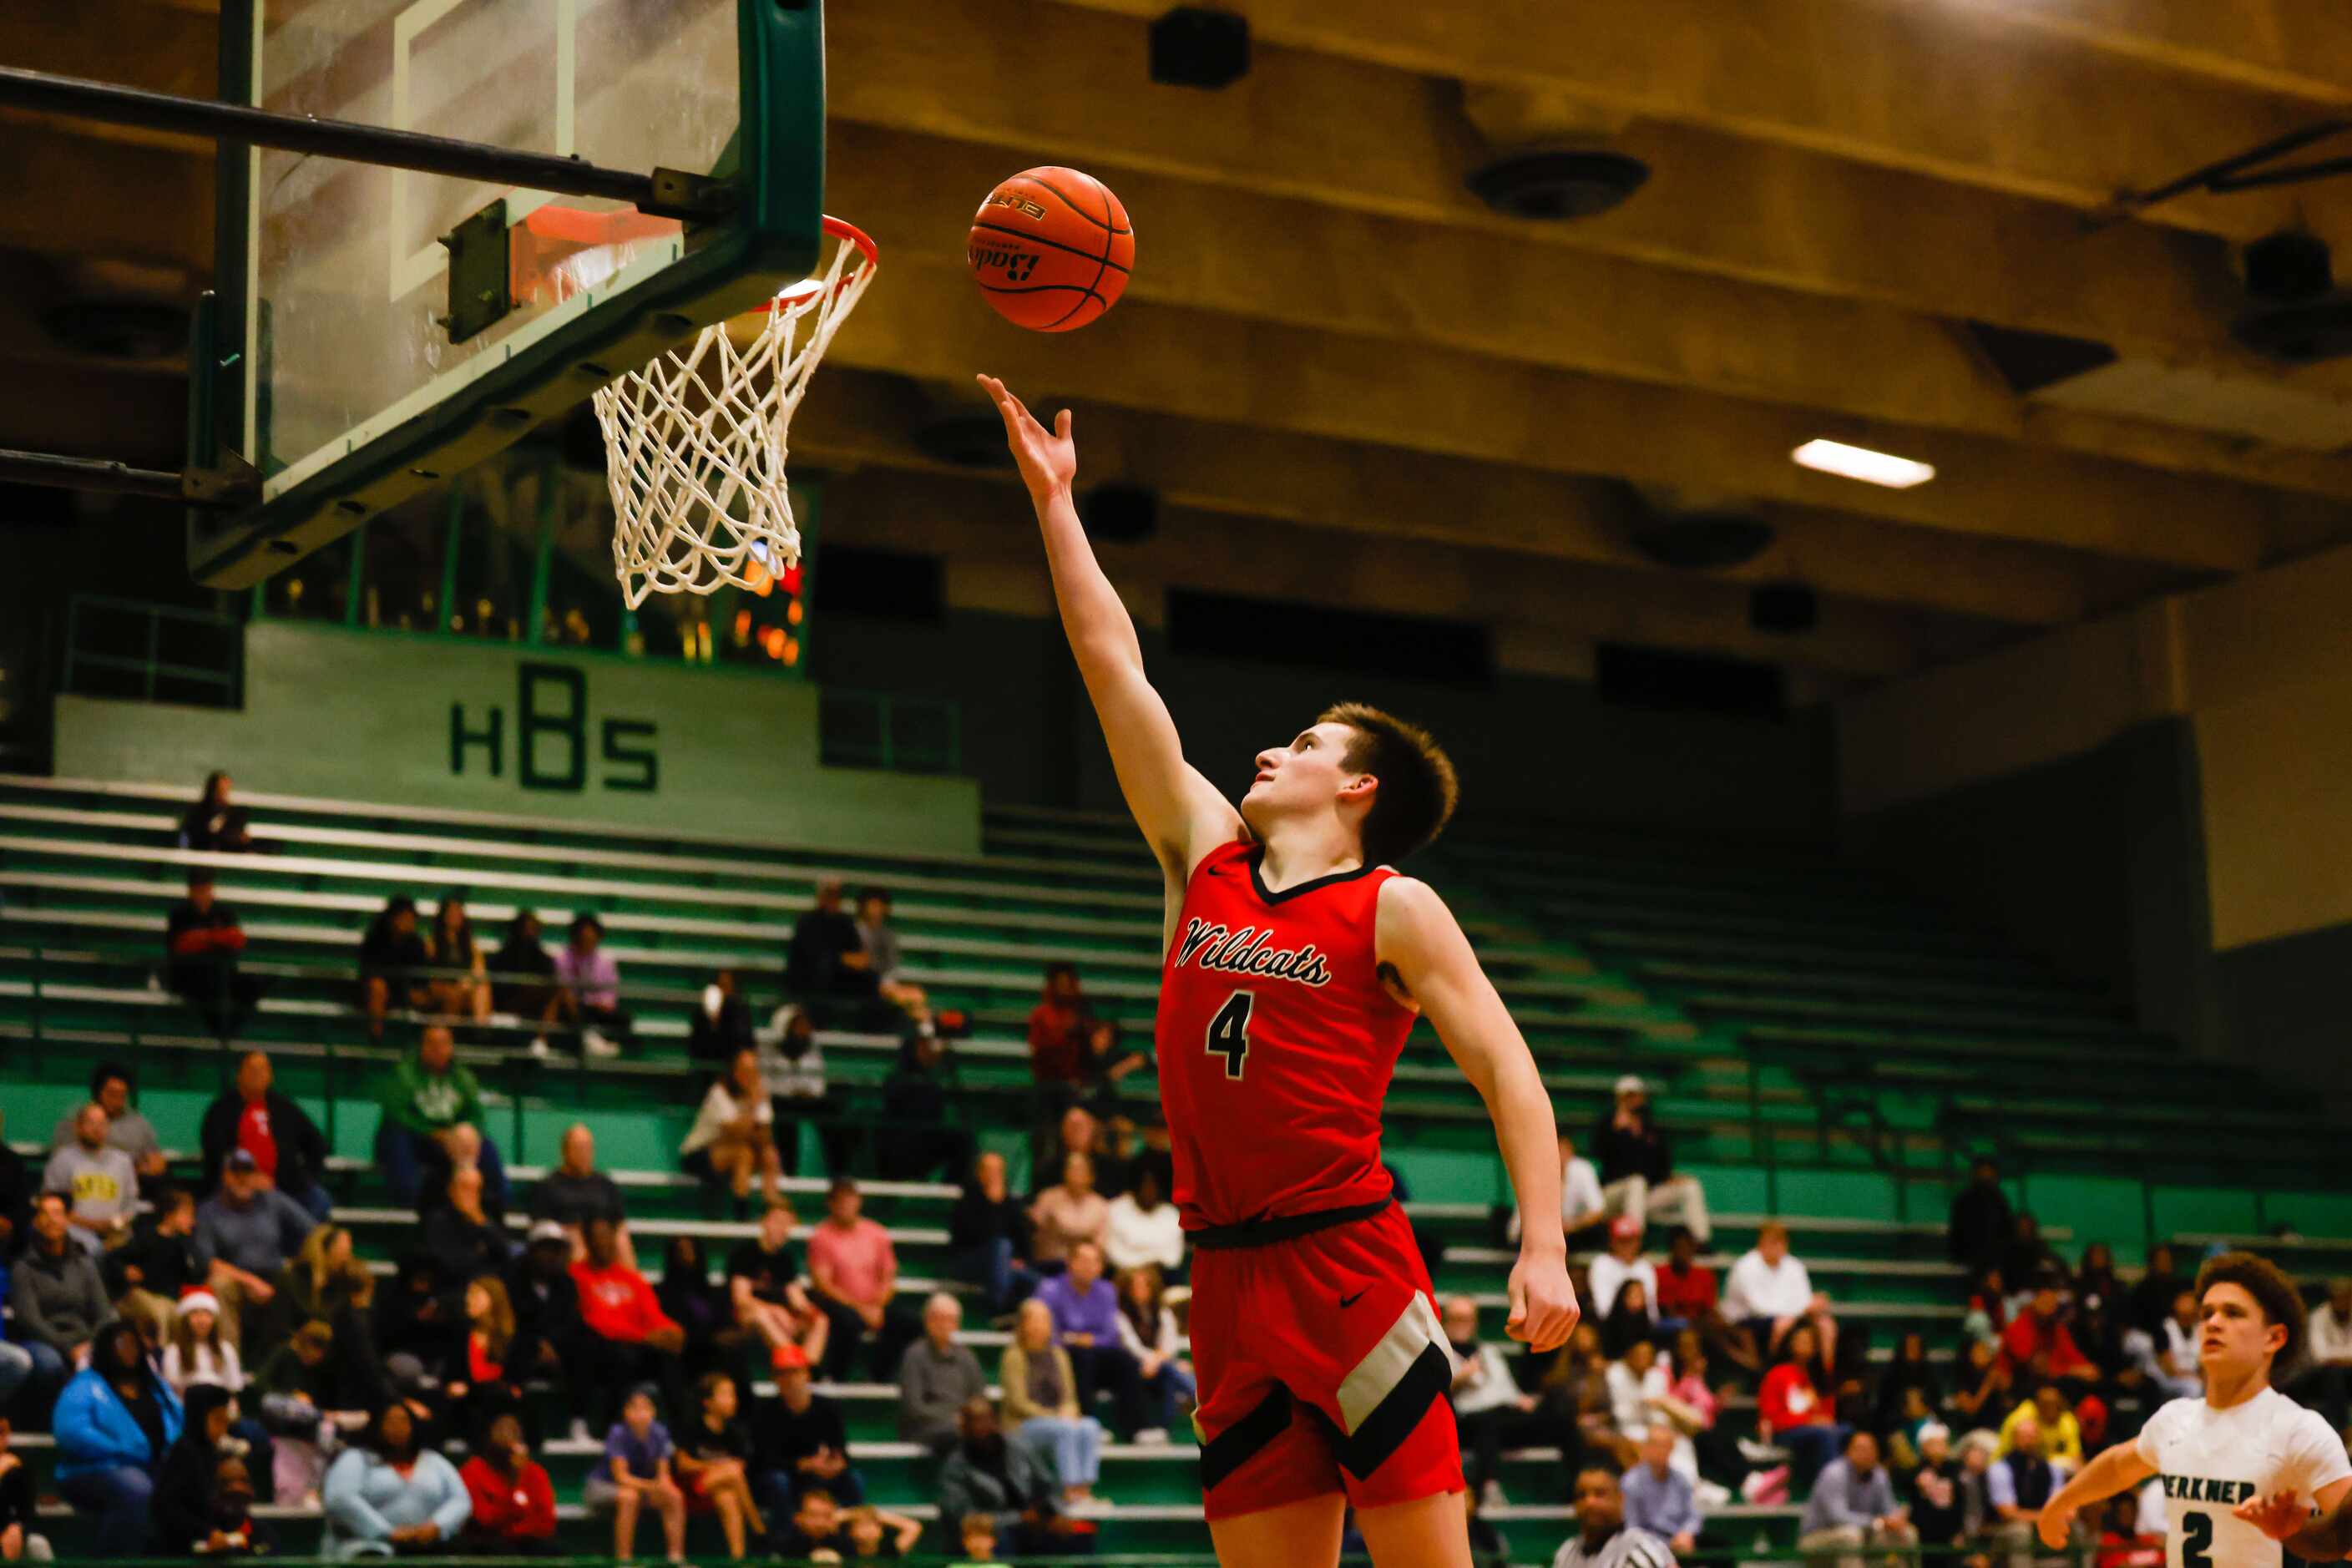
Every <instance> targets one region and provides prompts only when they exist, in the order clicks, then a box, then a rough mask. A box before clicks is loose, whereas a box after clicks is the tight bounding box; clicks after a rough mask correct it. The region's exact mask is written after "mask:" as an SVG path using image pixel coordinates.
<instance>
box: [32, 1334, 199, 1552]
mask: <svg viewBox="0 0 2352 1568" xmlns="http://www.w3.org/2000/svg"><path fill="white" fill-rule="evenodd" d="M49 1423H50V1430H51V1432H52V1433H53V1434H54V1436H55V1437H56V1441H57V1454H58V1459H57V1482H58V1492H59V1493H60V1494H61V1495H63V1497H64V1498H65V1500H67V1501H68V1502H69V1503H71V1504H73V1506H74V1509H75V1510H76V1511H77V1512H79V1513H87V1514H92V1515H95V1516H96V1517H97V1520H98V1527H97V1531H96V1532H95V1534H94V1535H93V1537H92V1540H91V1544H92V1546H93V1548H94V1549H95V1555H97V1556H100V1557H136V1556H138V1555H139V1554H140V1552H142V1551H143V1550H145V1548H146V1545H147V1537H148V1530H149V1518H148V1509H149V1503H150V1501H151V1500H152V1498H153V1495H154V1491H155V1470H156V1467H157V1466H159V1465H160V1464H162V1463H163V1456H164V1455H165V1454H166V1453H168V1452H170V1451H171V1447H172V1445H173V1443H175V1442H177V1441H178V1440H179V1436H180V1399H179V1395H177V1394H173V1392H172V1390H171V1388H170V1386H169V1385H168V1384H165V1383H164V1382H163V1379H162V1378H160V1377H158V1376H157V1375H156V1374H155V1370H154V1368H153V1366H152V1365H151V1364H150V1363H149V1362H148V1360H147V1352H146V1347H145V1346H144V1345H142V1343H140V1340H139V1331H138V1330H136V1329H134V1328H132V1327H131V1325H130V1324H128V1323H122V1322H117V1323H113V1324H110V1325H109V1326H108V1327H106V1328H105V1329H102V1330H100V1331H99V1334H98V1337H97V1338H96V1339H95V1340H94V1341H93V1342H91V1344H90V1347H89V1364H88V1365H87V1366H85V1367H83V1368H82V1369H81V1371H79V1372H78V1373H75V1374H74V1376H73V1380H72V1381H71V1382H69V1383H68V1384H66V1388H65V1392H64V1393H63V1394H59V1395H58V1405H57V1409H56V1410H55V1411H54V1412H52V1413H51V1415H50V1417H49Z"/></svg>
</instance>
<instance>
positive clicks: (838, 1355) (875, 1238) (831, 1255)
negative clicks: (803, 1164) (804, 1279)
mask: <svg viewBox="0 0 2352 1568" xmlns="http://www.w3.org/2000/svg"><path fill="white" fill-rule="evenodd" d="M865 1202H866V1200H865V1195H864V1194H862V1193H860V1192H859V1191H858V1190H857V1184H856V1182H855V1181H853V1180H851V1179H850V1178H849V1177H847V1176H835V1178H834V1179H833V1185H832V1187H831V1188H829V1189H828V1190H827V1191H826V1193H825V1200H824V1204H825V1212H824V1222H823V1223H822V1224H820V1225H819V1226H817V1227H816V1228H815V1229H814V1231H812V1232H810V1233H809V1240H808V1265H809V1279H810V1281H811V1283H813V1284H814V1286H815V1287H816V1289H815V1291H814V1299H815V1301H816V1306H817V1310H819V1311H821V1312H823V1313H824V1315H825V1316H826V1317H827V1318H828V1319H830V1320H831V1321H832V1324H833V1329H832V1334H831V1337H830V1339H829V1340H828V1342H827V1344H826V1347H825V1370H826V1374H827V1375H828V1376H830V1377H832V1378H834V1379H835V1380H836V1381H839V1380H841V1379H843V1378H845V1376H846V1375H847V1373H848V1372H849V1369H850V1366H851V1364H852V1363H853V1362H855V1360H856V1355H857V1349H858V1347H859V1346H860V1345H864V1346H865V1347H866V1364H867V1366H868V1367H869V1369H870V1370H871V1373H872V1376H873V1378H874V1380H875V1381H876V1382H877V1383H878V1382H880V1381H881V1380H882V1379H884V1378H886V1377H887V1376H889V1375H890V1371H891V1369H892V1368H893V1367H894V1366H895V1365H897V1363H898V1354H899V1352H900V1351H901V1350H902V1349H903V1348H904V1346H905V1345H906V1342H907V1341H908V1338H910V1337H911V1335H910V1334H909V1333H908V1331H907V1330H906V1328H905V1327H904V1325H902V1324H901V1323H900V1322H899V1321H898V1320H897V1319H896V1318H895V1317H894V1316H893V1315H892V1312H891V1298H892V1297H893V1296H894V1295H895V1294H897V1292H898V1250H897V1248H895V1247H892V1246H891V1243H890V1233H889V1232H888V1231H887V1230H885V1229H883V1228H882V1226H879V1225H877V1224H876V1223H875V1222H874V1221H872V1220H870V1219H866V1218H865V1217H864V1216H863V1215H861V1213H860V1212H859V1211H860V1210H861V1209H862V1208H863V1207H864V1206H865Z"/></svg>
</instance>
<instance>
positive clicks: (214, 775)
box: [179, 769, 254, 855]
mask: <svg viewBox="0 0 2352 1568" xmlns="http://www.w3.org/2000/svg"><path fill="white" fill-rule="evenodd" d="M179 844H180V847H181V848H183V849H201V850H209V851H211V852H213V853H215V854H221V855H235V854H242V853H245V852H247V851H249V850H251V849H252V848H253V847H254V844H253V829H252V827H251V826H250V825H249V824H248V823H247V819H246V814H245V807H243V806H241V805H236V803H235V802H234V801H233V800H231V799H230V798H229V776H228V774H227V773H224V772H222V771H220V770H219V769H215V770H214V771H213V772H211V773H206V774H205V788H204V793H203V794H202V795H198V796H196V801H195V804H194V805H191V806H190V807H188V809H187V811H186V812H185V813H184V814H183V815H182V816H181V817H180V835H179Z"/></svg>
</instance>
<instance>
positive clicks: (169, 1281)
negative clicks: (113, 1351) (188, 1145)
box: [98, 1182, 213, 1343]
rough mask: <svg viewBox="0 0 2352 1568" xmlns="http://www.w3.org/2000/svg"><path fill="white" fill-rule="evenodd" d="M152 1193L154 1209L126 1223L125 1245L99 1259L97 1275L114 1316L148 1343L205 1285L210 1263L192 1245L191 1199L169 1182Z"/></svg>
mask: <svg viewBox="0 0 2352 1568" xmlns="http://www.w3.org/2000/svg"><path fill="white" fill-rule="evenodd" d="M152 1192H153V1194H154V1205H155V1206H154V1207H153V1208H152V1210H150V1211H149V1212H148V1213H146V1214H143V1215H140V1216H139V1217H138V1218H137V1219H136V1220H133V1221H132V1222H131V1239H130V1240H129V1241H126V1242H124V1243H123V1244H122V1245H121V1247H116V1248H115V1249H114V1250H113V1251H111V1252H107V1253H103V1254H100V1258H99V1264H98V1273H99V1278H100V1279H102V1280H104V1281H105V1282H106V1289H107V1294H109V1295H110V1296H111V1297H113V1298H114V1310H116V1311H118V1312H121V1314H122V1315H123V1316H124V1317H126V1318H128V1319H130V1320H131V1322H132V1323H133V1324H134V1325H135V1326H137V1328H138V1329H139V1331H140V1332H141V1333H142V1335H144V1336H145V1338H146V1339H147V1340H148V1341H149V1342H151V1343H153V1342H161V1341H162V1340H163V1338H164V1336H165V1332H166V1331H167V1330H168V1329H169V1328H170V1326H171V1321H172V1311H173V1306H174V1305H175V1304H176V1303H177V1302H178V1301H179V1300H180V1298H181V1297H182V1296H184V1295H185V1294H187V1293H188V1292H189V1291H191V1290H201V1289H205V1286H206V1285H207V1284H208V1283H209V1282H210V1280H211V1279H212V1274H213V1261H212V1254H211V1253H210V1252H209V1251H208V1250H207V1249H205V1247H202V1246H201V1245H199V1244H198V1242H197V1240H196V1234H195V1233H196V1195H195V1194H194V1193H192V1192H190V1191H188V1190H187V1189H186V1188H185V1187H182V1186H179V1185H176V1184H173V1183H170V1182H165V1183H163V1184H159V1185H157V1186H155V1187H154V1188H153V1189H152Z"/></svg>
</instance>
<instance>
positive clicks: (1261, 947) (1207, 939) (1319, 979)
mask: <svg viewBox="0 0 2352 1568" xmlns="http://www.w3.org/2000/svg"><path fill="white" fill-rule="evenodd" d="M1273 942H1274V929H1273V928H1272V927H1271V926H1269V927H1266V928H1265V929H1264V930H1261V929H1259V928H1258V927H1256V926H1244V927H1242V929H1241V930H1239V931H1234V930H1232V929H1231V928H1230V927H1227V926H1224V925H1222V924H1213V923H1212V922H1210V921H1205V920H1202V918H1201V917H1200V916H1198V915H1194V916H1193V917H1192V919H1191V920H1189V921H1185V922H1184V934H1183V935H1182V936H1181V938H1179V939H1178V941H1177V943H1176V964H1175V967H1177V968H1179V969H1181V968H1182V967H1184V965H1186V964H1188V963H1190V964H1192V965H1193V966H1195V967H1196V968H1200V969H1206V970H1213V971H1215V972H1216V973H1221V974H1257V975H1264V976H1265V977H1266V978H1267V979H1270V980H1296V981H1297V982H1298V984H1301V985H1328V984H1331V967H1330V965H1329V964H1328V963H1324V962H1323V955H1322V954H1321V953H1320V952H1317V951H1316V949H1315V944H1314V943H1313V942H1308V943H1307V944H1306V945H1305V946H1303V947H1276V946H1274V945H1273Z"/></svg>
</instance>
